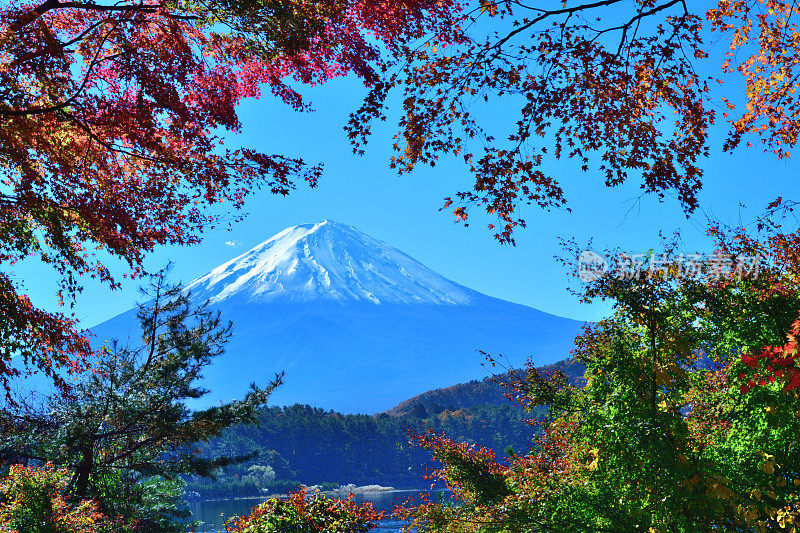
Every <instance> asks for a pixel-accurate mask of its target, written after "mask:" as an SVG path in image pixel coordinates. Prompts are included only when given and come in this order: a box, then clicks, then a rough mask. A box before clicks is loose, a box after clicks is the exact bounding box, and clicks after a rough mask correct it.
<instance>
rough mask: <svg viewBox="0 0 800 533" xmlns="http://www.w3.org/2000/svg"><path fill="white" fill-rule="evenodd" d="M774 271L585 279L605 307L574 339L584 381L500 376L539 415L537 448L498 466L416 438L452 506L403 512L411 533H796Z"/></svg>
mask: <svg viewBox="0 0 800 533" xmlns="http://www.w3.org/2000/svg"><path fill="white" fill-rule="evenodd" d="M667 272H669V270H667ZM774 274H775V273H774V272H766V273H765V275H764V276H763V277H761V278H758V279H742V280H738V281H728V280H721V281H719V280H718V281H717V282H709V281H708V280H702V281H701V280H693V279H686V278H676V277H673V276H669V275H661V276H658V275H648V276H643V277H642V278H639V279H622V278H619V277H613V276H606V277H603V278H600V279H599V280H597V281H595V282H593V283H592V284H590V285H589V286H588V287H587V289H586V291H585V293H584V296H586V297H587V298H589V299H592V298H606V299H610V300H611V301H612V302H613V304H614V309H615V312H614V314H613V316H611V317H609V318H607V319H604V320H601V321H600V322H598V323H597V324H594V325H592V326H590V327H588V328H587V329H586V331H585V332H584V334H583V335H582V336H581V337H580V338H579V339H578V341H577V344H576V351H575V358H576V360H577V361H578V362H580V363H582V364H583V365H585V368H586V373H585V377H586V385H585V387H582V388H580V387H576V386H574V385H571V384H570V383H569V382H568V380H567V379H565V376H563V375H559V374H558V373H549V374H547V373H544V374H543V373H541V372H539V371H537V370H536V369H533V368H531V369H528V370H527V371H526V372H524V373H517V374H512V376H511V379H509V385H510V386H511V389H512V394H515V395H517V396H519V397H521V399H522V400H523V404H524V405H526V406H528V407H535V406H547V407H548V415H547V417H546V419H545V420H544V433H543V435H542V436H541V437H540V438H539V439H538V440H537V442H536V445H535V446H534V447H533V448H532V449H531V450H530V451H529V452H528V453H526V454H525V455H523V456H519V457H511V458H510V459H509V461H508V464H505V465H501V464H499V463H498V462H496V461H495V460H494V459H493V458H492V457H491V455H490V454H488V453H487V452H486V451H485V450H482V449H481V448H476V447H471V446H466V445H464V444H463V443H458V442H455V441H453V440H451V439H447V438H445V437H443V436H441V435H436V434H431V435H427V436H425V437H424V438H423V439H422V440H421V443H422V445H423V446H424V447H426V448H428V449H430V450H431V451H432V452H433V453H434V455H435V456H436V457H437V459H439V461H440V462H441V464H442V468H441V469H440V470H439V471H438V475H439V476H440V477H441V478H442V479H444V480H446V481H447V482H448V483H449V484H450V485H451V487H452V488H453V490H454V494H455V495H456V497H457V498H458V499H459V500H460V506H448V505H440V504H424V505H421V506H418V507H415V508H410V509H407V510H405V511H404V512H403V513H401V514H402V515H403V516H405V517H407V518H409V519H410V520H412V521H413V523H414V524H415V525H417V526H419V527H420V528H422V529H423V530H424V531H450V532H456V531H458V532H461V531H463V532H490V531H492V532H494V531H530V532H538V531H541V532H552V531H571V532H586V533H589V532H598V531H609V532H612V531H613V532H615V533H626V532H630V533H639V532H643V533H644V532H648V533H659V532H675V533H695V532H711V531H715V532H716V531H720V532H728V531H742V532H744V531H752V532H756V531H757V532H764V531H768V530H769V531H792V532H794V531H796V528H797V525H798V523H800V505H799V504H800V488H798V487H800V439H798V435H800V394H799V393H798V390H797V388H795V387H794V380H793V378H792V379H788V378H786V377H785V376H787V375H794V374H793V372H794V371H795V370H796V369H797V357H796V354H797V343H796V332H800V322H796V323H795V325H794V326H793V325H792V323H793V321H795V320H796V319H797V314H798V310H799V309H800V297H799V296H798V294H800V293H798V291H797V287H796V284H786V283H781V284H780V287H779V289H778V288H776V285H777V283H776V277H775V276H774ZM793 279H796V278H793ZM790 329H791V331H792V333H791V334H790V336H789V340H788V342H786V344H785V345H784V342H785V341H784V339H785V338H786V337H785V336H786V334H787V332H788V331H790ZM781 345H783V346H781ZM776 346H777V348H776ZM759 352H760V353H761V355H760V356H759V357H755V356H754V355H752V354H753V353H759ZM762 360H767V361H768V362H769V364H759V361H762Z"/></svg>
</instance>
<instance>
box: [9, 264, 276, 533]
mask: <svg viewBox="0 0 800 533" xmlns="http://www.w3.org/2000/svg"><path fill="white" fill-rule="evenodd" d="M165 275H166V273H165V271H162V272H161V273H159V274H158V275H156V276H154V277H153V278H152V281H151V284H150V286H149V287H147V288H146V289H144V290H143V295H144V296H145V298H146V301H147V303H145V304H143V305H141V306H140V308H139V310H138V313H137V316H138V318H139V321H140V323H141V326H142V342H141V343H139V344H136V345H132V346H124V347H123V346H120V345H119V344H117V343H116V342H113V343H111V345H110V346H107V347H106V348H105V349H104V350H103V353H102V354H101V355H100V357H99V359H98V361H97V363H96V365H95V367H94V368H93V369H92V370H91V371H89V372H86V373H85V374H84V375H82V376H81V378H82V379H81V380H80V381H78V382H77V383H76V384H75V385H74V386H73V387H72V390H73V392H72V394H71V395H69V396H64V395H58V396H54V397H51V398H48V399H46V400H45V401H44V402H42V403H40V404H38V405H32V404H17V405H15V406H11V407H8V408H6V409H5V410H3V411H1V412H0V414H1V415H2V418H0V422H2V426H0V428H2V433H0V438H2V449H4V450H5V451H6V454H7V455H8V456H11V458H12V459H17V460H18V459H20V458H28V459H34V460H38V461H43V460H46V461H52V462H53V463H55V464H57V465H59V466H64V467H67V468H69V470H70V471H71V476H70V479H69V482H68V484H67V486H66V488H65V490H66V491H67V492H68V494H69V495H70V498H72V499H76V500H82V499H86V498H93V499H95V500H97V502H98V505H99V508H100V510H101V511H103V512H104V513H106V514H108V515H109V516H113V517H117V516H122V517H125V518H126V519H130V520H134V521H136V522H137V523H138V524H139V527H140V528H143V529H142V531H164V532H166V531H171V530H174V529H175V528H176V527H177V526H175V524H177V523H179V522H180V521H181V519H182V518H184V517H185V516H186V515H187V513H186V509H185V505H184V504H182V503H181V502H182V496H183V492H184V489H185V486H184V482H183V481H182V480H180V479H179V478H178V476H179V475H181V474H183V475H186V474H195V475H201V476H202V475H209V474H210V473H211V472H212V471H214V470H215V469H217V468H219V467H222V466H225V465H228V464H231V463H233V462H236V461H238V460H243V459H244V458H242V457H239V458H237V457H231V456H230V455H226V454H224V453H220V454H216V455H214V456H213V457H201V456H200V455H199V454H198V451H197V449H196V445H195V443H197V442H198V441H205V440H208V439H210V438H212V437H214V436H215V435H219V434H220V433H221V432H222V431H223V430H224V429H225V428H227V427H229V426H232V425H237V424H247V423H251V422H254V421H256V415H257V413H258V410H259V409H260V408H261V407H263V406H264V405H265V404H266V402H267V399H268V397H269V395H270V393H271V391H272V390H273V389H274V388H275V387H276V386H278V384H279V383H280V380H281V376H280V375H279V376H277V377H276V379H275V380H273V381H272V382H271V383H269V384H267V385H266V386H265V387H257V386H256V385H253V386H252V388H251V391H250V392H249V393H248V394H247V395H246V396H245V398H244V399H242V400H239V401H233V402H230V403H227V404H221V405H218V406H215V407H211V408H209V409H206V410H202V411H190V410H189V409H188V408H187V407H186V403H185V402H186V400H191V399H196V398H200V397H202V396H203V395H204V394H206V392H207V391H206V390H205V389H203V388H202V387H199V386H198V383H197V382H198V381H199V379H200V378H201V377H202V372H203V370H204V369H205V368H206V367H207V366H208V365H209V364H211V362H212V361H213V360H214V358H215V357H217V356H219V355H220V354H221V353H222V352H223V349H224V345H225V342H226V341H227V339H228V337H229V336H230V331H231V327H232V326H231V324H225V323H223V322H222V321H221V318H220V316H219V313H214V312H212V311H210V310H209V309H208V308H207V304H201V305H195V304H194V303H193V302H192V301H191V300H190V295H189V294H187V293H184V292H182V291H181V288H180V287H179V286H176V285H170V284H168V283H167V282H166V281H165Z"/></svg>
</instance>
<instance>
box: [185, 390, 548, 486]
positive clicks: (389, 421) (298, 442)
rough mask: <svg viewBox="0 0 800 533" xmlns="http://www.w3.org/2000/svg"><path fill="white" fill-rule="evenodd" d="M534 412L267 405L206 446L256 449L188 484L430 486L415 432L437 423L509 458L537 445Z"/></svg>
mask: <svg viewBox="0 0 800 533" xmlns="http://www.w3.org/2000/svg"><path fill="white" fill-rule="evenodd" d="M530 416H531V414H530V413H525V412H524V411H522V410H521V409H519V408H518V407H516V406H515V405H512V404H510V403H509V402H505V403H504V404H501V405H488V404H487V405H477V406H472V407H469V408H463V409H459V410H456V411H450V410H444V411H442V412H440V413H427V412H426V413H425V415H424V416H414V415H412V414H408V415H403V416H389V415H387V414H385V413H381V414H377V415H342V414H340V413H336V412H333V411H326V410H324V409H320V408H315V407H310V406H307V405H294V406H291V407H282V408H281V407H272V408H267V409H264V410H262V411H261V412H260V414H259V416H258V419H259V424H258V425H255V426H252V425H242V426H234V427H231V428H230V429H228V430H227V431H226V432H225V433H224V434H223V435H221V436H219V437H217V438H215V439H213V440H212V441H210V442H209V443H208V444H207V445H206V446H205V448H204V450H203V453H204V454H205V455H207V456H209V457H219V456H228V457H231V456H244V455H248V454H256V455H255V456H254V457H252V458H251V459H249V460H248V461H245V462H243V463H240V464H237V465H231V466H228V467H226V468H224V469H222V470H221V471H220V472H218V473H217V476H216V479H215V480H210V479H201V478H190V479H188V490H189V491H192V492H197V493H199V495H200V496H201V497H203V498H213V497H231V496H248V495H258V494H265V493H276V492H286V491H288V490H292V489H294V488H296V487H297V486H298V485H299V484H301V483H302V484H305V485H317V484H325V487H326V488H328V487H333V486H338V485H339V484H348V483H354V484H356V485H369V484H380V485H390V486H393V487H396V488H420V487H425V486H427V484H428V483H429V482H428V481H426V480H425V479H424V476H425V474H426V473H427V472H428V470H429V469H430V468H431V466H432V465H433V463H432V462H431V455H430V453H429V452H427V451H425V450H423V449H421V448H419V447H418V446H416V445H414V444H411V443H410V442H409V439H410V437H411V436H413V435H414V434H416V433H420V432H423V431H425V430H426V428H430V429H431V430H433V431H435V432H439V433H444V434H445V435H447V436H450V437H452V438H456V439H459V440H461V441H466V442H469V443H473V444H479V445H482V446H486V447H489V448H492V449H493V450H494V451H495V453H497V455H498V457H499V458H501V459H503V458H505V457H506V455H507V452H508V450H509V448H511V449H513V450H516V451H520V450H523V451H526V450H527V449H528V447H529V446H530V443H531V441H532V439H533V437H534V435H535V433H536V430H535V428H534V427H532V426H531V425H529V424H527V423H526V422H525V421H524V420H525V419H528V418H530Z"/></svg>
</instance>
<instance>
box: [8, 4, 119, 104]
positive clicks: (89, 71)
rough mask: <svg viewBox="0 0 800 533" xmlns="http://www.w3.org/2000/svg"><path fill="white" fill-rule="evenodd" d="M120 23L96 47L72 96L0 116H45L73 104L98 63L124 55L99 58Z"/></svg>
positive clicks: (115, 24)
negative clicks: (49, 104)
mask: <svg viewBox="0 0 800 533" xmlns="http://www.w3.org/2000/svg"><path fill="white" fill-rule="evenodd" d="M48 1H49V0H48ZM121 22H123V20H117V21H114V24H113V26H112V27H111V29H109V30H108V31H107V32H106V34H105V35H104V36H103V39H102V41H101V42H100V44H99V46H98V47H97V51H96V52H95V54H94V57H92V60H91V61H90V62H89V66H88V67H87V68H86V75H85V76H84V77H83V81H82V82H81V85H80V87H78V90H77V91H75V93H73V95H72V96H70V97H69V98H67V99H66V100H64V101H63V102H61V103H58V104H53V105H51V106H47V107H33V108H30V109H12V110H11V111H6V110H4V109H0V116H7V117H22V116H28V115H42V114H46V113H53V112H55V111H60V110H62V109H64V108H66V107H69V106H70V105H72V104H73V103H75V101H76V100H77V99H78V97H79V96H80V95H81V93H83V91H84V89H85V88H86V85H87V84H88V83H89V80H90V79H91V77H92V73H93V72H94V67H95V66H97V65H98V64H99V63H101V62H103V61H106V60H108V59H112V58H114V57H117V56H119V55H121V54H124V53H125V52H119V53H116V54H113V55H110V56H105V57H103V58H102V59H101V58H100V53H101V52H102V51H103V46H105V44H106V41H108V38H109V36H110V35H111V34H112V33H113V32H114V31H115V30H116V29H117V28H119V25H120V23H121Z"/></svg>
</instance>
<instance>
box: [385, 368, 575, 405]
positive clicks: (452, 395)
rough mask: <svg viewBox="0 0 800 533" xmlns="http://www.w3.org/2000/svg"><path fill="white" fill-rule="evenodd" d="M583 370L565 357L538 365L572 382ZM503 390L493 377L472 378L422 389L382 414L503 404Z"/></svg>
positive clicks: (504, 399)
mask: <svg viewBox="0 0 800 533" xmlns="http://www.w3.org/2000/svg"><path fill="white" fill-rule="evenodd" d="M585 369H586V368H585V367H584V366H583V365H582V364H580V363H575V362H572V361H570V360H566V359H565V360H563V361H559V362H557V363H554V364H552V365H547V366H542V367H539V370H540V371H544V372H555V371H557V370H560V371H561V372H563V373H564V374H565V375H566V376H567V379H568V380H569V382H570V383H571V384H573V385H582V384H583V381H584V377H583V373H584V371H585ZM507 377H508V373H505V374H500V375H498V376H496V378H497V379H498V380H499V381H502V380H503V378H507ZM504 392H505V390H504V389H503V387H502V386H501V385H499V384H498V383H496V382H495V380H493V378H491V377H487V378H484V379H483V380H482V381H478V380H472V381H469V382H467V383H459V384H458V385H453V386H452V387H446V388H443V389H434V390H431V391H428V392H424V393H422V394H420V395H418V396H414V397H413V398H410V399H408V400H406V401H404V402H402V403H400V404H398V405H397V406H396V407H394V408H393V409H390V410H389V411H386V414H387V415H390V416H408V415H411V416H414V417H417V418H425V417H427V416H429V415H433V414H439V413H442V412H444V411H457V410H459V409H467V408H470V407H474V406H476V405H486V404H490V405H504V404H507V403H509V400H508V399H507V398H506V397H505V396H504V394H503V393H504Z"/></svg>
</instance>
